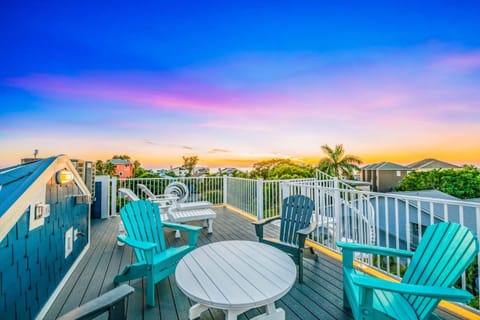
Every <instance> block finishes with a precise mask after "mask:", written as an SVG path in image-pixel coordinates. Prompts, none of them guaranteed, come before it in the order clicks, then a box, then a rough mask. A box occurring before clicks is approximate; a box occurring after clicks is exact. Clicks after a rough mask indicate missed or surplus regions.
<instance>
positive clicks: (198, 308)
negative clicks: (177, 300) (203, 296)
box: [188, 303, 208, 320]
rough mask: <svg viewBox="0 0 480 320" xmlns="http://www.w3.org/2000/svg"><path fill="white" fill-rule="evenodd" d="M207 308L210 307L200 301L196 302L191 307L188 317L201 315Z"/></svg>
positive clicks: (191, 319) (193, 317)
mask: <svg viewBox="0 0 480 320" xmlns="http://www.w3.org/2000/svg"><path fill="white" fill-rule="evenodd" d="M207 309H208V307H207V306H205V305H203V304H200V303H197V304H194V305H193V306H191V307H190V310H189V312H188V319H190V320H193V319H196V318H198V317H200V314H201V313H202V312H203V311H205V310H207Z"/></svg>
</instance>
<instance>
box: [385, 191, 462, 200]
mask: <svg viewBox="0 0 480 320" xmlns="http://www.w3.org/2000/svg"><path fill="white" fill-rule="evenodd" d="M389 193H392V194H403V195H407V196H415V197H422V198H433V199H443V200H460V199H459V198H457V197H454V196H452V195H449V194H448V193H445V192H442V191H440V190H418V191H397V192H389Z"/></svg>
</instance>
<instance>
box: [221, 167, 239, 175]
mask: <svg viewBox="0 0 480 320" xmlns="http://www.w3.org/2000/svg"><path fill="white" fill-rule="evenodd" d="M235 171H237V169H235V168H223V169H221V168H220V169H218V173H219V174H220V175H227V176H231V175H232V174H233V173H234V172H235Z"/></svg>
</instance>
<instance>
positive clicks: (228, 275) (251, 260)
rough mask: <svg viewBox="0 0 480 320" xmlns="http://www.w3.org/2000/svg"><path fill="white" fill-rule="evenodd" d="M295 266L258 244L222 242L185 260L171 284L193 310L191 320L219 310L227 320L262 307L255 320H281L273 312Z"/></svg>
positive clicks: (293, 276)
mask: <svg viewBox="0 0 480 320" xmlns="http://www.w3.org/2000/svg"><path fill="white" fill-rule="evenodd" d="M296 275H297V270H296V266H295V264H294V262H293V260H292V259H291V258H290V257H289V256H288V255H287V254H286V253H284V252H282V251H280V250H278V249H276V248H274V247H272V246H269V245H266V244H263V243H259V242H252V241H222V242H215V243H212V244H209V245H205V246H202V247H200V248H197V249H195V250H194V251H192V252H190V253H189V254H187V255H186V256H185V257H183V259H182V260H180V262H179V263H178V265H177V269H176V271H175V279H176V281H177V285H178V287H179V288H180V290H181V291H182V292H183V293H185V295H187V296H188V297H189V298H191V299H192V300H194V301H196V302H197V304H195V305H194V306H192V307H191V308H190V312H189V319H195V318H197V317H199V316H200V314H201V313H202V312H203V311H205V310H207V309H208V308H210V307H211V308H216V309H223V310H225V311H226V319H228V320H233V319H237V316H238V315H239V314H241V313H243V312H245V311H247V310H249V309H252V308H256V307H260V306H266V313H265V314H262V315H259V316H257V317H255V318H254V319H256V320H260V319H262V320H274V319H279V320H280V319H282V320H283V319H285V311H284V310H283V309H281V308H276V307H275V301H276V300H278V299H280V298H281V297H283V296H284V295H285V294H286V293H287V292H288V291H290V289H291V288H292V286H293V285H294V283H295V280H296Z"/></svg>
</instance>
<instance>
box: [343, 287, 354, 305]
mask: <svg viewBox="0 0 480 320" xmlns="http://www.w3.org/2000/svg"><path fill="white" fill-rule="evenodd" d="M343 307H344V308H345V309H351V308H352V307H350V302H349V301H348V297H347V293H346V292H345V289H343Z"/></svg>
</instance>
